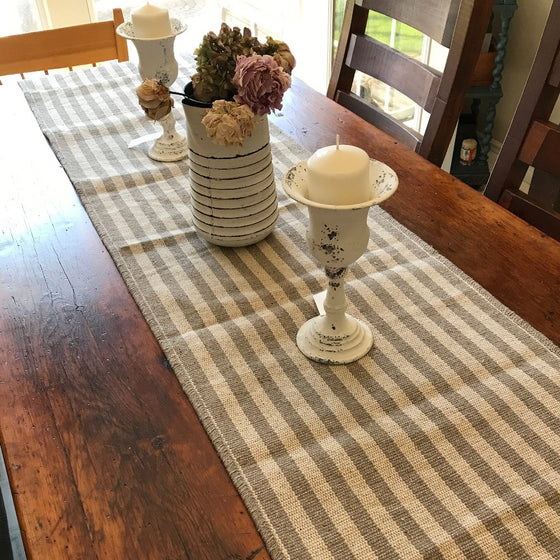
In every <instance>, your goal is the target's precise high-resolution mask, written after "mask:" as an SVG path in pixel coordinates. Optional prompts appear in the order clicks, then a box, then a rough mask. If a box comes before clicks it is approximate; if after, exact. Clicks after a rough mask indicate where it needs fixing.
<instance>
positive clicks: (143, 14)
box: [130, 2, 171, 39]
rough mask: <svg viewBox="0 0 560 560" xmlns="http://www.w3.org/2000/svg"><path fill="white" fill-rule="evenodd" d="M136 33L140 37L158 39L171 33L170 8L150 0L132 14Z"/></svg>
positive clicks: (131, 17)
mask: <svg viewBox="0 0 560 560" xmlns="http://www.w3.org/2000/svg"><path fill="white" fill-rule="evenodd" d="M130 19H131V21H132V27H133V29H134V35H135V36H136V37H138V38H139V39H156V38H158V37H168V36H169V35H171V20H170V19H169V10H166V9H165V8H160V7H158V6H153V5H152V4H150V3H149V2H148V3H147V4H146V5H145V6H142V7H141V8H138V9H137V10H134V11H133V12H132V13H131V14H130Z"/></svg>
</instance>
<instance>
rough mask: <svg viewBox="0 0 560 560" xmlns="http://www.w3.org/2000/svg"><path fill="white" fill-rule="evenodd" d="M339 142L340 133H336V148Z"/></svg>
mask: <svg viewBox="0 0 560 560" xmlns="http://www.w3.org/2000/svg"><path fill="white" fill-rule="evenodd" d="M339 144H340V134H337V135H336V149H337V150H338V145H339Z"/></svg>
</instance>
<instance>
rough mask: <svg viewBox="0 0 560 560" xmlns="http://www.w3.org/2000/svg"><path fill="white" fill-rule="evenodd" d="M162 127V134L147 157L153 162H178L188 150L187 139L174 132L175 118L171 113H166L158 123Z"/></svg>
mask: <svg viewBox="0 0 560 560" xmlns="http://www.w3.org/2000/svg"><path fill="white" fill-rule="evenodd" d="M157 122H158V123H159V124H160V125H161V126H162V127H163V134H162V135H161V136H160V137H159V138H158V139H157V140H156V141H155V142H154V145H153V146H152V147H151V148H150V150H149V152H148V155H149V156H150V157H151V158H152V159H153V160H155V161H164V162H171V161H179V160H182V159H183V158H185V157H186V156H187V154H188V151H189V148H188V146H187V139H186V138H185V137H184V136H181V135H180V134H178V133H177V131H176V130H175V118H174V117H173V114H172V113H167V115H165V116H164V117H162V118H161V119H160V120H159V121H157Z"/></svg>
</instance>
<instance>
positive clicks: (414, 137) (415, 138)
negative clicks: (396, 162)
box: [337, 91, 422, 150]
mask: <svg viewBox="0 0 560 560" xmlns="http://www.w3.org/2000/svg"><path fill="white" fill-rule="evenodd" d="M337 102H338V103H339V104H340V105H342V106H343V107H346V109H348V110H349V111H352V113H355V114H356V115H358V116H360V117H362V119H364V120H366V121H368V122H369V123H371V124H373V125H374V126H375V127H376V128H379V129H380V130H384V131H385V132H387V134H389V135H390V136H392V137H393V138H394V139H395V140H397V141H399V142H400V143H401V144H404V145H405V146H407V147H408V148H410V149H411V150H416V149H417V148H418V146H419V145H420V142H421V141H422V135H421V134H420V133H419V132H416V131H415V130H413V129H411V128H408V127H406V126H403V125H402V123H401V122H399V121H398V120H397V119H395V118H394V117H392V116H391V115H389V114H387V113H385V112H383V111H382V110H381V109H379V108H378V107H376V106H375V105H373V104H371V103H368V102H367V101H365V100H364V99H362V98H361V97H359V96H357V95H356V94H355V93H352V92H350V93H346V92H343V91H341V92H339V94H338V98H337Z"/></svg>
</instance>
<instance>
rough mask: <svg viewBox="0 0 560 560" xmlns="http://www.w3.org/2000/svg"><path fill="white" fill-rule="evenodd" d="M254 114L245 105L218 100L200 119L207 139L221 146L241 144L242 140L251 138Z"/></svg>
mask: <svg viewBox="0 0 560 560" xmlns="http://www.w3.org/2000/svg"><path fill="white" fill-rule="evenodd" d="M254 117H255V114H254V113H253V111H251V109H249V107H247V105H240V104H239V103H236V102H235V101H225V100H224V99H218V100H217V101H214V103H213V104H212V108H211V109H210V110H209V111H208V113H206V115H205V116H204V117H203V118H202V124H203V125H204V127H205V128H206V133H207V134H208V136H209V138H212V140H213V141H214V143H215V144H219V145H221V146H234V145H239V146H240V145H241V144H243V139H244V138H248V137H249V136H251V134H252V132H253V128H254V126H255V118H254Z"/></svg>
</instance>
